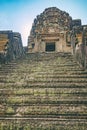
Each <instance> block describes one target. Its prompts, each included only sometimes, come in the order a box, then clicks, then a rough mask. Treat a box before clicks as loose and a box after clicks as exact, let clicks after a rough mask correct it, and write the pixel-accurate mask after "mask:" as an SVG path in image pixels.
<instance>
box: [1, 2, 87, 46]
mask: <svg viewBox="0 0 87 130" xmlns="http://www.w3.org/2000/svg"><path fill="white" fill-rule="evenodd" d="M48 7H57V8H59V9H60V10H63V11H66V12H67V13H69V15H70V16H71V17H72V18H73V19H81V20H82V24H83V25H84V24H87V11H86V10H87V0H0V30H12V31H13V32H19V33H21V36H22V42H23V46H27V41H28V36H29V34H30V30H31V28H32V24H33V21H34V19H35V18H36V16H37V15H39V14H40V13H42V12H43V11H44V10H45V9H46V8H48Z"/></svg>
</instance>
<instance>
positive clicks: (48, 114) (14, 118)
mask: <svg viewBox="0 0 87 130" xmlns="http://www.w3.org/2000/svg"><path fill="white" fill-rule="evenodd" d="M86 129H87V70H85V71H84V70H83V69H81V68H80V67H79V66H78V64H77V62H76V61H75V60H74V59H73V56H72V55H71V54H70V53H41V54H40V53H36V54H26V56H24V57H23V58H22V59H19V60H17V61H13V62H11V63H8V64H6V65H3V66H2V67H0V130H86Z"/></svg>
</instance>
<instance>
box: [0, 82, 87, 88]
mask: <svg viewBox="0 0 87 130" xmlns="http://www.w3.org/2000/svg"><path fill="white" fill-rule="evenodd" d="M14 87H15V88H63V89H64V88H87V83H66V84H65V83H58V82H57V83H55V84H54V83H51V84H49V83H31V84H29V83H20V82H16V83H11V82H10V83H0V89H3V88H9V89H10V88H11V89H14Z"/></svg>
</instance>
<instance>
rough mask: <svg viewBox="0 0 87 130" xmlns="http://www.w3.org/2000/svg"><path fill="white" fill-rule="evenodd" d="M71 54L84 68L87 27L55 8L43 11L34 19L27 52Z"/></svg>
mask: <svg viewBox="0 0 87 130" xmlns="http://www.w3.org/2000/svg"><path fill="white" fill-rule="evenodd" d="M49 51H54V52H72V54H73V55H75V57H76V59H77V60H78V61H79V62H80V63H81V64H82V65H83V66H84V65H85V66H86V63H87V60H86V59H87V25H82V23H81V19H74V20H73V19H72V18H71V17H70V16H69V14H68V13H66V12H65V11H61V10H59V9H58V8H56V7H51V8H47V9H45V11H44V12H43V13H41V14H40V15H38V16H37V18H36V19H34V23H33V25H32V29H31V32H30V36H29V37H28V52H29V53H32V52H33V53H35V52H49Z"/></svg>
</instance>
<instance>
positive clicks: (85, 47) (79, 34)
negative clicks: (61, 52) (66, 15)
mask: <svg viewBox="0 0 87 130" xmlns="http://www.w3.org/2000/svg"><path fill="white" fill-rule="evenodd" d="M70 37H71V46H72V51H73V52H72V53H73V55H75V58H76V59H77V61H78V62H79V63H80V64H81V65H82V66H83V67H85V68H87V25H79V24H76V25H75V26H73V28H72V32H71V34H70Z"/></svg>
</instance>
